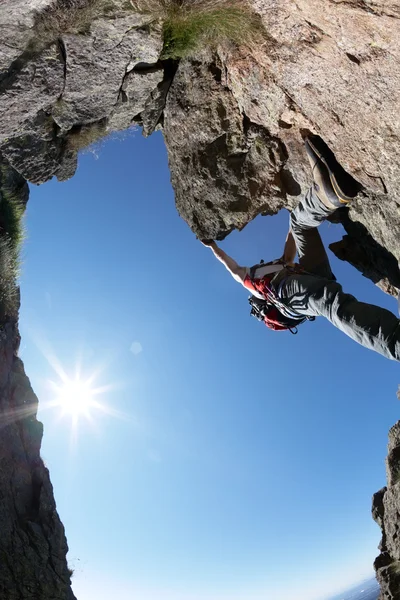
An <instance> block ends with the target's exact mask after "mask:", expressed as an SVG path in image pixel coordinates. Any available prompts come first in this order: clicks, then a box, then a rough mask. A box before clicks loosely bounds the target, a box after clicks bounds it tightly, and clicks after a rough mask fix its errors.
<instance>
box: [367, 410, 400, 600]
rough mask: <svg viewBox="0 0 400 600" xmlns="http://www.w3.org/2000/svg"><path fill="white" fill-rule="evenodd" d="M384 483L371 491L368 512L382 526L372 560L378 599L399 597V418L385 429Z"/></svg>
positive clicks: (386, 599) (391, 599)
mask: <svg viewBox="0 0 400 600" xmlns="http://www.w3.org/2000/svg"><path fill="white" fill-rule="evenodd" d="M386 476H387V487H384V488H383V489H381V490H380V491H379V492H377V493H376V494H374V497H373V499H372V516H373V518H374V520H375V521H376V522H377V524H378V525H379V527H380V528H381V530H382V540H381V543H380V545H379V549H380V551H381V553H380V555H379V556H378V558H377V559H376V560H375V564H374V567H375V570H376V577H377V579H378V582H379V584H380V586H381V596H380V600H397V599H398V598H400V537H399V536H400V518H399V515H400V421H398V422H397V423H396V425H394V426H393V427H392V428H391V430H390V431H389V444H388V456H387V459H386Z"/></svg>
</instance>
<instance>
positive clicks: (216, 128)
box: [0, 0, 400, 600]
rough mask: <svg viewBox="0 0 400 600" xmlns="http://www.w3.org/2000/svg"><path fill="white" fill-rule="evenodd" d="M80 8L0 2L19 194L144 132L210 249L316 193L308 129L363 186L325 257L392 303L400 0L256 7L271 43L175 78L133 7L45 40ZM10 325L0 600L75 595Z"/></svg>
mask: <svg viewBox="0 0 400 600" xmlns="http://www.w3.org/2000/svg"><path fill="white" fill-rule="evenodd" d="M87 1H88V0H30V1H29V2H28V3H27V2H26V0H0V166H2V167H3V168H6V169H8V170H9V171H8V172H9V173H13V174H14V176H15V177H16V178H17V179H18V177H19V182H20V183H19V185H20V189H22V184H21V181H22V183H23V181H24V179H26V180H28V181H30V182H33V183H42V182H44V181H47V180H48V179H50V178H51V177H53V176H56V177H57V178H58V179H59V180H64V179H68V178H69V177H72V175H73V174H74V172H75V169H76V165H77V154H78V151H79V149H80V148H82V147H83V146H85V145H87V144H89V143H91V142H94V141H96V139H97V138H98V137H99V136H100V135H104V134H107V133H109V132H111V131H114V130H119V129H125V128H127V127H129V126H131V125H135V124H136V125H142V126H143V133H144V134H145V135H150V134H151V133H152V132H153V131H154V130H155V129H159V128H162V129H163V131H164V136H165V141H166V145H167V149H168V154H169V162H170V167H171V178H172V183H173V186H174V189H175V194H176V205H177V209H178V211H179V213H180V215H181V216H182V217H183V218H184V219H185V220H186V221H187V223H188V224H189V226H190V227H191V228H192V230H193V232H194V233H195V234H196V235H198V236H199V237H206V238H218V239H222V238H224V237H225V236H226V235H228V234H229V232H230V231H232V229H234V228H239V229H241V228H243V227H244V226H245V225H246V224H247V223H248V222H249V221H250V220H251V219H253V218H254V217H255V216H257V215H258V214H260V213H261V214H265V215H271V214H274V213H276V212H277V211H279V210H280V209H282V208H286V209H290V208H292V207H293V206H294V205H295V203H296V202H297V201H298V199H299V197H300V196H301V194H302V193H304V191H305V190H306V188H307V186H309V185H310V183H311V181H310V172H309V166H308V162H307V159H306V155H305V152H304V146H303V138H304V136H305V135H307V133H309V132H312V133H314V134H317V135H319V136H320V137H321V139H322V140H323V141H324V142H325V143H326V144H327V145H328V146H329V147H330V148H331V150H332V151H333V152H334V153H335V155H336V157H337V158H338V160H339V161H340V162H341V163H342V164H343V166H344V167H345V168H346V169H347V170H348V171H349V172H351V173H352V174H353V175H354V176H355V177H356V178H357V179H358V180H359V181H360V183H362V185H363V186H364V191H363V192H362V193H361V194H360V196H359V197H358V199H357V200H356V201H354V202H353V203H352V206H351V208H350V211H348V210H347V209H342V210H341V211H338V212H337V214H336V216H335V220H336V221H341V222H342V223H343V225H344V227H345V230H346V236H345V237H344V238H343V240H338V242H336V243H335V244H333V245H332V247H331V249H332V250H333V252H334V253H335V254H336V255H337V256H338V257H339V258H340V259H342V260H346V261H348V262H350V263H351V264H353V265H354V266H355V267H356V268H357V269H359V270H360V271H361V272H362V273H364V274H365V276H367V277H369V278H370V279H371V280H372V281H373V282H374V283H376V284H377V285H379V286H380V287H381V288H382V289H383V290H385V291H386V292H388V293H391V294H394V295H396V294H397V292H398V290H399V289H400V273H399V268H398V259H399V257H400V235H399V231H400V175H399V173H400V153H399V141H400V121H399V119H398V108H399V104H398V94H399V90H400V46H399V44H398V40H399V39H400V9H399V4H398V1H397V0H250V1H251V3H252V5H253V7H254V9H255V10H256V11H257V12H258V14H260V15H261V17H262V19H263V22H264V24H265V29H266V32H267V36H266V41H265V43H264V44H263V45H262V46H260V47H259V48H253V49H252V50H251V51H250V50H245V49H241V50H237V49H236V50H234V49H229V48H224V49H222V48H220V49H219V51H218V52H216V53H214V54H211V53H208V52H207V51H204V52H203V53H200V54H199V55H198V56H197V57H196V59H190V60H189V59H187V60H184V61H181V62H180V63H179V64H178V63H177V62H174V61H163V60H161V51H162V43H163V41H162V31H161V28H160V26H159V25H156V24H152V25H149V23H148V22H147V21H148V20H147V19H146V17H144V16H143V15H139V14H135V12H134V11H133V9H132V6H131V5H130V3H129V2H127V1H126V0H110V2H112V4H113V9H112V10H111V11H108V12H107V11H106V12H104V11H102V10H100V9H99V12H98V14H95V15H94V16H93V18H91V19H90V22H88V23H87V24H86V26H85V27H82V26H80V27H78V26H77V25H76V24H74V23H73V22H69V23H68V25H64V29H62V28H61V29H60V28H59V27H56V28H55V29H54V35H50V36H49V35H48V33H47V34H46V38H45V39H43V37H41V36H40V34H39V33H40V29H38V22H40V20H39V21H38V14H44V13H43V12H41V11H43V10H44V9H48V8H49V7H51V6H57V7H58V9H60V10H62V7H63V6H64V7H65V6H66V4H68V2H69V3H71V2H74V3H75V5H76V3H78V4H79V6H84V5H85V2H87ZM69 14H70V15H71V14H73V12H71V13H69ZM61 21H62V20H61ZM67 21H68V19H67ZM67 21H66V22H67ZM70 21H71V19H70ZM17 174H18V175H17ZM23 178H24V179H23ZM267 226H268V223H267V222H266V227H267ZM0 234H1V232H0ZM16 327H17V326H16V322H15V318H14V320H12V321H9V322H7V323H5V325H4V331H3V333H4V336H5V337H4V339H3V338H2V341H1V344H3V346H4V353H5V356H8V359H7V360H5V361H3V364H2V365H1V369H2V378H3V379H2V380H1V381H3V382H4V383H3V384H2V388H1V390H2V394H3V395H2V402H3V404H2V407H3V415H4V418H5V419H6V420H5V422H6V423H7V426H6V427H5V428H4V430H3V431H4V432H5V433H4V435H3V436H2V439H1V443H2V447H3V446H4V453H5V455H4V456H5V458H4V471H2V473H1V477H3V474H4V477H3V480H2V486H1V493H3V494H4V498H3V501H2V505H1V506H2V507H4V510H5V511H6V513H4V514H5V515H6V516H5V517H4V520H2V521H0V525H1V526H2V532H3V531H4V533H2V534H1V536H0V537H1V544H3V545H2V546H1V548H2V549H3V548H5V549H6V552H7V555H8V554H10V555H11V556H12V555H13V553H14V554H15V556H17V558H18V560H16V561H14V560H13V561H10V560H9V559H7V560H8V562H7V560H6V559H5V558H4V559H3V558H2V560H1V563H0V582H3V580H4V583H0V585H3V588H0V591H1V592H2V595H3V596H4V593H5V592H3V590H6V589H7V590H8V589H9V588H8V587H7V586H8V585H11V588H10V589H12V590H14V589H15V592H14V591H13V592H12V593H14V596H12V595H10V593H8V591H7V594H8V595H6V597H8V598H18V599H19V598H22V597H23V598H29V597H32V599H33V598H35V599H36V598H43V599H44V598H46V600H49V599H51V598H58V599H64V598H70V597H71V596H70V588H69V577H68V573H67V571H66V568H67V567H66V563H65V550H66V544H65V538H64V534H63V531H62V526H61V524H60V523H59V520H58V517H57V514H56V512H55V507H54V500H53V497H52V492H51V486H50V483H49V480H48V474H47V471H46V470H45V469H44V467H43V465H42V463H41V461H40V458H39V450H40V438H41V430H40V425H39V424H38V423H37V421H36V419H35V416H34V413H33V414H32V416H30V417H25V418H21V419H18V420H17V421H16V422H10V423H8V421H7V419H8V415H9V414H10V412H9V411H10V410H11V409H12V410H14V408H13V407H14V406H19V405H20V404H21V403H24V402H25V400H24V399H25V398H26V399H27V400H26V402H27V403H28V404H32V407H33V408H34V406H35V402H36V399H35V397H34V395H33V392H32V391H31V390H30V388H29V384H28V382H27V380H26V379H25V376H24V375H23V371H22V364H21V363H20V361H19V360H18V358H17V356H16V351H17V346H18V333H17V329H16ZM2 335H3V334H2ZM3 346H2V347H3ZM7 353H8V354H7ZM16 381H18V382H19V383H18V385H17V387H16V388H15V386H14V387H13V385H14V383H15V382H16ZM13 382H14V383H13ZM21 382H22V383H21ZM14 389H17V390H18V391H17V392H15V393H14V392H13V390H14ZM24 390H25V391H24ZM18 414H20V413H18ZM18 453H21V455H22V459H21V460H20V456H19V454H18ZM17 464H18V465H22V466H16V465H17ZM13 468H14V471H15V472H14V471H12V469H13ZM19 469H21V471H20V470H19ZM37 482H39V484H38V483H37ZM391 482H392V483H391V484H390V486H392V487H390V486H389V487H388V490H389V491H388V492H386V493H385V494H384V495H383V494H381V495H380V496H379V495H378V496H377V500H376V508H375V509H374V510H375V513H376V516H377V518H378V519H380V520H381V521H382V523H384V525H385V528H386V529H385V531H386V530H387V531H391V526H389V525H388V523H386V520H385V519H386V516H380V515H383V512H380V511H381V510H383V507H385V511H386V512H385V515H386V514H387V515H389V510H388V507H389V504H390V502H392V500H390V498H391V495H390V493H389V492H390V489H394V488H395V487H396V484H395V483H393V480H391ZM39 488H40V490H41V491H40V493H38V492H37V490H39ZM379 498H381V501H379ZM393 502H394V500H393ZM30 503H31V504H30ZM32 506H33V507H34V508H32ZM1 510H3V508H0V511H1ZM7 511H8V512H7ZM399 511H400V509H399ZM1 514H2V513H1V512H0V515H1ZM399 514H400V513H399ZM32 515H33V516H32ZM393 515H394V512H393ZM396 518H397V517H395V516H393V518H392V522H393V523H394V524H396ZM6 521H7V523H9V525H7V526H4V529H3V522H4V523H5V522H6ZM399 522H400V519H399ZM396 526H397V525H396ZM393 527H394V525H393ZM390 535H392V534H390ZM396 535H397V533H396ZM385 536H386V537H387V538H388V539H389V534H386V533H384V541H383V546H382V547H383V548H386V537H385ZM21 540H23V541H25V542H26V543H24V544H22V542H21ZM392 541H393V543H392V542H390V544H391V545H390V547H389V546H387V547H388V548H389V550H383V554H382V555H381V556H383V557H384V558H383V559H382V560H383V561H385V560H386V558H385V557H387V556H390V557H391V558H390V564H389V563H387V564H386V563H385V564H384V562H383V563H382V565H381V567H380V568H379V569H378V577H379V578H380V581H381V584H382V590H383V591H382V594H383V596H382V597H383V598H384V599H385V600H387V599H389V598H394V597H395V595H393V592H391V591H390V589H391V588H390V586H393V585H394V584H393V578H391V579H390V583H389V573H391V572H392V571H393V569H395V567H393V564H394V565H395V566H396V564H397V563H395V562H394V561H400V556H398V555H397V554H396V553H395V543H394V542H395V537H394V533H393V536H392ZM2 552H3V553H4V550H2ZM46 552H47V554H46ZM396 552H397V551H396ZM34 553H36V555H35V554H34ZM46 556H48V557H50V558H48V560H47V558H46ZM14 565H16V567H15V569H14ZM42 565H43V566H42ZM44 565H47V566H46V567H45V566H44ZM389 567H390V568H389ZM396 568H397V567H396ZM35 569H36V571H35ZM3 573H4V576H3ZM7 573H8V575H7ZM385 582H386V583H385ZM22 585H28V586H30V588H31V590H33V591H32V592H31V596H29V595H24V594H27V593H28V592H27V588H26V590H25V591H24V592H23V591H21V589H22V588H21V586H22ZM12 586H14V588H13V587H12ZM35 586H36V587H35ZM46 586H47V587H46ZM57 586H58V587H57ZM50 590H52V591H51V592H50ZM390 593H391V594H392V595H389V594H390ZM52 594H53V595H52ZM385 594H386V595H385Z"/></svg>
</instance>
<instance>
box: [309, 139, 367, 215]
mask: <svg viewBox="0 0 400 600" xmlns="http://www.w3.org/2000/svg"><path fill="white" fill-rule="evenodd" d="M305 148H306V152H307V156H308V160H309V162H310V165H311V168H312V174H313V179H314V189H315V192H316V194H317V196H318V198H319V199H320V200H321V202H323V204H325V206H327V208H330V209H332V208H340V207H341V206H344V205H346V204H348V203H349V202H350V201H351V200H353V198H355V197H356V196H357V194H358V193H359V192H360V191H361V190H362V186H361V185H360V184H359V183H358V181H356V180H355V179H354V177H352V176H351V175H350V174H349V173H347V172H346V171H345V170H344V169H343V167H342V166H341V165H340V164H339V163H338V161H337V160H336V158H335V155H334V154H333V152H332V151H331V150H330V149H329V148H328V146H326V144H325V143H324V142H323V141H322V140H321V138H319V137H318V136H310V137H308V138H306V140H305Z"/></svg>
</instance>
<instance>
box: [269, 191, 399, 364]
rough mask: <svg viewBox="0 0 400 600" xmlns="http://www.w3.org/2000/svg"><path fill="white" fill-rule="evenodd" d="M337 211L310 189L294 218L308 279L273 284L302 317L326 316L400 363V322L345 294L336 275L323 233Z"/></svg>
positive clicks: (284, 278) (290, 277)
mask: <svg viewBox="0 0 400 600" xmlns="http://www.w3.org/2000/svg"><path fill="white" fill-rule="evenodd" d="M332 212H333V211H331V210H330V209H328V208H326V207H325V205H324V204H322V202H321V201H320V200H319V199H318V197H317V195H316V194H315V192H314V190H313V189H310V190H309V191H308V192H307V194H306V196H305V198H304V200H302V202H300V204H299V205H298V206H297V208H296V209H295V210H294V211H293V212H292V213H291V215H290V226H291V231H292V234H293V236H294V239H295V241H296V246H297V252H298V255H299V262H300V264H301V266H302V267H304V269H305V270H306V271H307V273H306V274H301V275H299V274H290V273H288V272H287V271H281V272H280V273H279V274H278V275H277V277H276V278H275V279H274V281H273V285H274V287H275V289H279V295H280V297H281V298H282V300H284V302H285V304H287V306H288V307H290V308H292V309H293V310H295V311H296V312H298V313H300V314H302V315H308V316H315V317H319V316H322V317H325V318H326V319H328V320H329V321H330V322H331V323H332V324H333V325H335V327H337V328H338V329H340V330H341V331H343V332H344V333H345V334H346V335H348V336H349V337H351V338H352V339H353V340H355V341H356V342H358V343H359V344H361V345H362V346H365V347H366V348H370V349H371V350H375V352H379V353H380V354H383V356H386V357H387V358H391V359H393V360H399V361H400V320H399V319H398V318H397V317H396V316H395V315H394V314H392V313H391V312H389V311H388V310H386V309H384V308H380V307H378V306H373V305H372V304H365V303H364V302H358V300H356V298H354V296H351V295H350V294H345V293H344V292H343V290H342V286H341V285H339V284H338V283H337V282H336V280H335V277H334V275H333V273H332V271H331V267H330V264H329V259H328V256H327V254H326V251H325V248H324V245H323V243H322V240H321V236H320V234H319V232H318V230H317V227H318V225H320V223H322V221H324V220H325V219H326V217H327V216H329V215H330V214H331V213H332Z"/></svg>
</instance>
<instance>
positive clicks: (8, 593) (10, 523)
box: [0, 165, 74, 600]
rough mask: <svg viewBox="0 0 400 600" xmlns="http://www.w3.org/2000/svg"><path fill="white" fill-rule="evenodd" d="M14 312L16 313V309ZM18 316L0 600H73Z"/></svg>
mask: <svg viewBox="0 0 400 600" xmlns="http://www.w3.org/2000/svg"><path fill="white" fill-rule="evenodd" d="M4 185H7V189H8V190H11V191H12V193H13V194H14V195H18V197H19V198H20V201H21V203H26V201H27V199H28V189H27V185H26V183H25V182H24V180H23V178H22V177H21V176H20V175H18V174H17V173H16V172H15V171H14V170H13V169H10V168H8V169H6V168H5V167H4V165H3V168H2V170H1V177H0V204H1V200H2V191H3V189H4V187H3V186H4ZM16 312H17V311H16ZM19 341H20V338H19V333H18V326H17V314H15V315H14V316H9V315H8V316H2V318H1V322H0V415H1V417H0V598H2V599H3V598H4V600H74V595H73V593H72V591H71V587H70V584H71V581H70V579H71V578H70V572H69V571H68V567H67V562H66V553H67V551H68V547H67V542H66V539H65V534H64V528H63V526H62V523H61V521H60V519H59V517H58V514H57V510H56V505H55V502H54V497H53V488H52V486H51V483H50V479H49V472H48V470H47V469H46V467H45V466H44V464H43V461H42V459H41V458H40V445H41V441H42V435H43V426H42V424H41V423H40V422H39V421H38V420H37V419H36V411H37V404H38V400H37V398H36V396H35V394H34V392H33V391H32V388H31V386H30V383H29V380H28V378H27V376H26V375H25V371H24V365H23V363H22V361H21V359H20V358H18V355H17V353H18V347H19Z"/></svg>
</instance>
